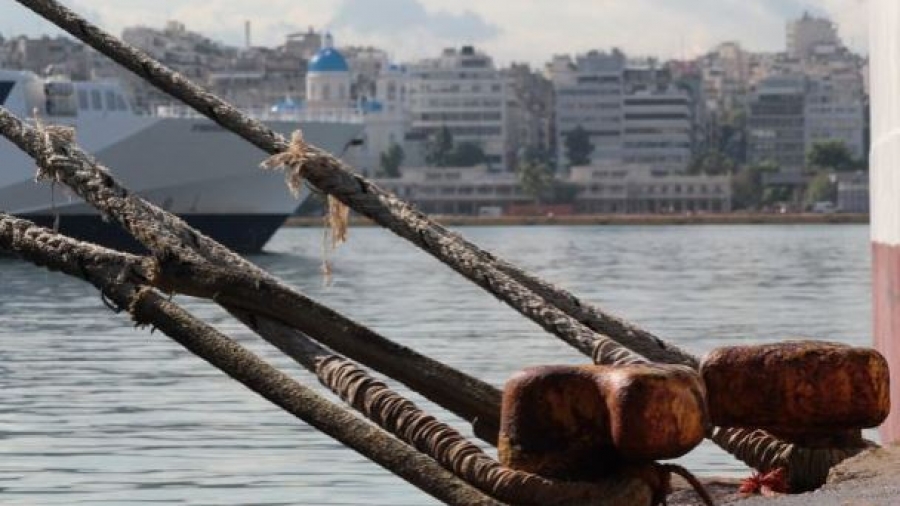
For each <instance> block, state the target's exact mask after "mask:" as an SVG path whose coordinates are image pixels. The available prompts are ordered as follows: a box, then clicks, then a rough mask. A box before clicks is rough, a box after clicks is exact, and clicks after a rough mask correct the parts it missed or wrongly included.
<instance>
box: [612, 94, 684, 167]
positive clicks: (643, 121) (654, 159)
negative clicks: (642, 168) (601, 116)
mask: <svg viewBox="0 0 900 506" xmlns="http://www.w3.org/2000/svg"><path fill="white" fill-rule="evenodd" d="M623 104H624V107H623V112H624V115H623V116H624V122H623V127H624V128H623V138H622V139H623V142H622V161H623V162H625V163H636V164H644V165H653V166H656V167H660V168H665V169H667V170H671V171H674V172H682V171H684V170H685V169H686V168H687V166H688V164H689V163H690V161H691V155H692V153H691V132H692V114H691V96H690V94H689V93H688V92H687V91H686V90H684V89H681V88H678V87H676V86H668V87H666V88H664V89H653V88H651V89H645V90H640V91H636V92H634V93H631V94H628V95H626V96H625V97H624V101H623Z"/></svg>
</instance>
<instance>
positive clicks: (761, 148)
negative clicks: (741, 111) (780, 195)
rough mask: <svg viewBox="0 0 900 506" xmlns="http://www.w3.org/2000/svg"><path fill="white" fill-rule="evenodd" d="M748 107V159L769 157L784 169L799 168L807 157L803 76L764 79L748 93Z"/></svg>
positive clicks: (764, 159)
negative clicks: (754, 89)
mask: <svg viewBox="0 0 900 506" xmlns="http://www.w3.org/2000/svg"><path fill="white" fill-rule="evenodd" d="M748 110H749V114H748V117H747V141H748V145H747V158H748V162H750V163H761V162H765V161H771V162H774V163H776V164H778V166H779V167H781V169H783V170H787V171H797V170H800V169H801V168H802V167H803V166H804V164H805V161H806V129H805V121H804V117H805V111H806V76H803V75H799V74H793V75H777V76H772V77H769V78H767V79H764V80H763V81H761V82H760V83H759V85H758V87H757V89H756V91H755V92H754V93H753V94H752V95H751V97H750V101H749V104H748Z"/></svg>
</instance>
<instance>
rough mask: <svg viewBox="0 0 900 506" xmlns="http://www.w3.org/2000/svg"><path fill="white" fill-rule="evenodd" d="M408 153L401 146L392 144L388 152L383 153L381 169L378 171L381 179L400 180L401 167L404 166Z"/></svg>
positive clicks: (380, 159) (380, 158)
mask: <svg viewBox="0 0 900 506" xmlns="http://www.w3.org/2000/svg"><path fill="white" fill-rule="evenodd" d="M404 158H406V153H404V152H403V148H402V147H400V145H399V144H396V143H394V144H391V147H389V148H388V149H387V151H385V152H383V153H381V156H380V157H379V161H380V162H381V163H380V165H381V169H380V170H379V171H378V176H379V177H389V178H398V177H400V166H401V165H403V159H404Z"/></svg>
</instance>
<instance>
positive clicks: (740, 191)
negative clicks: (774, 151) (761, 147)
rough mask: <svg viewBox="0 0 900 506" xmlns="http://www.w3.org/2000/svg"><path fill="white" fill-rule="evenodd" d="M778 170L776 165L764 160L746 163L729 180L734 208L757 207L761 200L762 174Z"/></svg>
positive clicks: (750, 208) (762, 191)
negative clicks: (746, 164)
mask: <svg viewBox="0 0 900 506" xmlns="http://www.w3.org/2000/svg"><path fill="white" fill-rule="evenodd" d="M771 172H778V165H777V164H775V163H774V162H770V161H765V162H761V163H757V164H755V165H748V166H746V167H744V168H743V169H741V170H740V171H738V173H737V174H735V176H734V178H733V179H732V180H731V185H732V197H731V198H732V203H733V204H734V208H735V209H748V210H753V209H759V207H760V205H761V204H762V202H763V193H764V188H763V181H762V179H763V174H765V173H771Z"/></svg>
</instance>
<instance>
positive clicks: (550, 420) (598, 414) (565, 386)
mask: <svg viewBox="0 0 900 506" xmlns="http://www.w3.org/2000/svg"><path fill="white" fill-rule="evenodd" d="M706 429H707V416H706V404H705V397H704V388H703V385H702V382H701V381H700V377H699V375H698V374H697V373H696V372H695V371H693V370H691V369H689V368H687V367H682V366H670V365H648V364H634V365H623V366H599V365H592V366H545V367H535V368H531V369H526V370H525V371H523V372H521V373H518V374H517V375H515V376H513V377H512V378H511V379H510V380H509V381H508V382H507V383H506V388H505V389H504V394H503V409H502V415H501V429H500V438H499V444H498V452H499V456H500V461H501V463H503V465H505V466H507V467H510V468H513V469H518V470H522V471H528V472H532V473H535V474H539V475H542V476H546V477H552V478H558V479H563V480H588V481H589V480H592V479H596V478H598V477H601V476H608V475H610V474H612V473H615V472H618V471H620V470H622V468H623V467H624V466H626V465H628V464H639V463H650V462H652V461H655V460H661V459H670V458H675V457H680V456H682V455H684V454H685V453H687V452H688V451H690V450H691V449H693V448H694V447H695V446H697V445H698V444H699V443H700V442H701V441H702V440H703V437H704V434H705V433H706Z"/></svg>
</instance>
